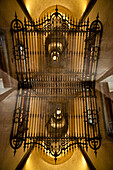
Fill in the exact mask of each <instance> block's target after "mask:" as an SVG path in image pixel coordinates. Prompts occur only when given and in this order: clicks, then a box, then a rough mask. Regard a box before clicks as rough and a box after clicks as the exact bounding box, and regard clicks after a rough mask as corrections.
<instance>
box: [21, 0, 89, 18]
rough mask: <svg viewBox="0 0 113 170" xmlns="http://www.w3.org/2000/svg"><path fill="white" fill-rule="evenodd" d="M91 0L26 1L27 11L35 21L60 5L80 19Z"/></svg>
mask: <svg viewBox="0 0 113 170" xmlns="http://www.w3.org/2000/svg"><path fill="white" fill-rule="evenodd" d="M89 1H90V0H54V1H53V0H32V1H31V0H24V3H25V5H26V8H27V10H28V11H29V13H30V15H31V17H32V18H33V19H35V18H38V17H39V16H40V15H41V13H42V12H43V11H44V10H46V9H47V8H49V7H51V6H55V5H60V6H63V7H65V8H67V9H68V10H70V11H71V13H72V14H73V16H74V17H75V18H77V19H80V17H81V16H82V14H83V13H84V11H85V9H86V7H87V5H88V3H89Z"/></svg>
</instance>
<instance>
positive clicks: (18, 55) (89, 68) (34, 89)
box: [10, 7, 102, 160]
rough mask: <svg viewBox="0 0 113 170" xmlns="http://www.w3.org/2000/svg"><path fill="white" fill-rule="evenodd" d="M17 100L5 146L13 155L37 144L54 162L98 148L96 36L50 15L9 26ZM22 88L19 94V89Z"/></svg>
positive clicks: (94, 26) (96, 26)
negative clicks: (75, 152) (70, 152)
mask: <svg viewBox="0 0 113 170" xmlns="http://www.w3.org/2000/svg"><path fill="white" fill-rule="evenodd" d="M11 33H12V39H13V49H14V56H15V66H16V73H17V80H18V88H19V91H18V96H17V103H16V106H15V112H14V119H13V127H12V132H11V138H10V143H11V146H12V147H13V148H14V150H15V151H16V149H17V148H19V147H20V146H21V145H22V143H23V142H24V148H26V146H31V145H32V144H33V145H37V144H38V146H39V145H40V146H41V147H43V148H44V150H45V152H46V153H48V152H49V153H51V155H52V156H54V157H55V160H56V158H57V157H58V156H59V155H60V154H61V153H64V154H65V152H68V150H69V148H73V147H76V146H82V147H86V149H87V148H88V144H89V145H90V147H91V148H92V149H94V150H95V153H96V150H97V149H98V148H99V147H100V145H101V136H100V130H99V122H98V111H97V104H96V94H95V76H96V70H97V63H98V58H99V50H100V42H101V37H102V23H101V22H100V21H99V17H98V16H97V18H96V20H95V21H93V22H92V23H91V25H90V26H89V20H87V22H85V21H84V22H77V21H74V19H72V18H71V19H70V18H69V17H67V16H66V15H63V14H61V13H59V12H58V9H57V7H56V11H55V13H53V14H50V15H47V16H46V17H45V16H44V18H43V19H39V21H38V22H37V21H36V22H35V23H34V22H33V23H31V22H29V21H26V19H25V20H24V23H22V22H21V21H20V20H19V19H17V16H16V15H15V19H14V20H13V21H12V23H11ZM21 88H22V89H23V90H22V89H21Z"/></svg>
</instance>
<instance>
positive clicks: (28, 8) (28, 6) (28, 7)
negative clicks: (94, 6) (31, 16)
mask: <svg viewBox="0 0 113 170" xmlns="http://www.w3.org/2000/svg"><path fill="white" fill-rule="evenodd" d="M26 7H27V10H28V12H29V13H30V5H28V4H27V5H26Z"/></svg>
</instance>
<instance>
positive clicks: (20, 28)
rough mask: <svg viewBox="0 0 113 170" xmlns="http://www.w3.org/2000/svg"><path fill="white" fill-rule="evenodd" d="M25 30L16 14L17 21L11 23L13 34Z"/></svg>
mask: <svg viewBox="0 0 113 170" xmlns="http://www.w3.org/2000/svg"><path fill="white" fill-rule="evenodd" d="M23 28H24V27H23V23H22V22H21V21H20V20H19V19H17V15H16V14H15V19H14V20H13V21H12V22H11V32H19V31H23Z"/></svg>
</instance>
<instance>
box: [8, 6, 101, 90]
mask: <svg viewBox="0 0 113 170" xmlns="http://www.w3.org/2000/svg"><path fill="white" fill-rule="evenodd" d="M11 33H12V38H13V48H14V56H15V64H16V73H17V80H18V82H19V87H23V88H24V87H30V85H31V82H32V86H33V82H34V81H35V80H36V81H37V80H38V78H39V76H38V75H39V74H38V73H42V74H43V73H44V72H46V73H49V72H56V69H55V63H54V61H53V60H52V57H53V56H54V55H56V56H57V59H58V62H57V68H58V70H57V72H62V73H68V74H70V73H74V75H76V76H77V79H78V80H80V81H87V80H88V81H89V80H90V81H93V80H95V76H96V69H97V63H98V56H99V49H100V42H101V36H102V24H101V22H100V21H99V19H98V16H97V19H96V20H95V21H93V22H92V24H91V26H89V20H87V22H81V23H79V22H77V21H76V22H75V21H74V19H73V20H72V19H70V18H69V17H66V16H63V15H61V14H60V13H59V12H58V10H57V9H56V12H55V13H53V14H50V15H47V17H46V18H45V17H44V18H43V19H42V20H40V19H39V21H38V22H37V21H36V23H34V22H33V23H31V22H29V21H26V19H25V21H24V23H22V22H21V21H20V20H19V19H17V16H15V19H14V20H13V21H12V23H11Z"/></svg>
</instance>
